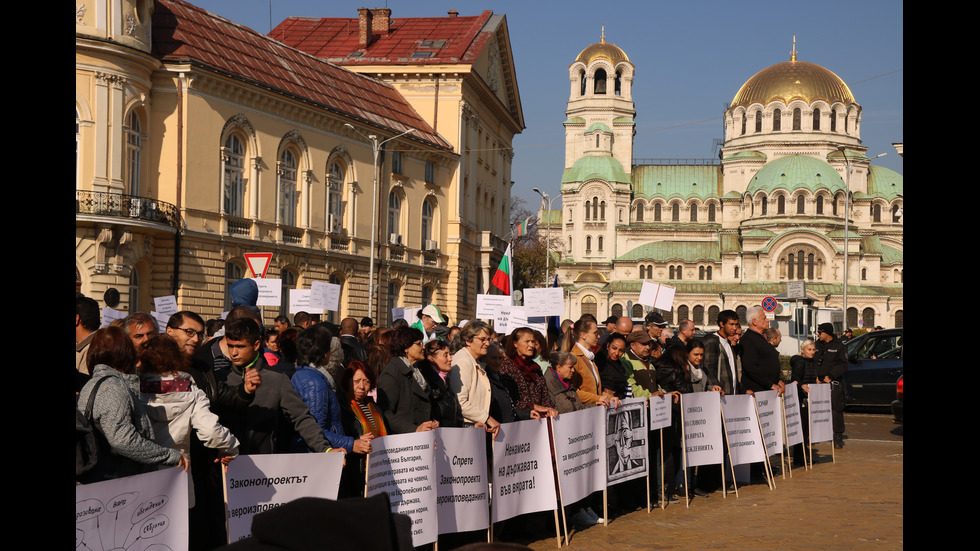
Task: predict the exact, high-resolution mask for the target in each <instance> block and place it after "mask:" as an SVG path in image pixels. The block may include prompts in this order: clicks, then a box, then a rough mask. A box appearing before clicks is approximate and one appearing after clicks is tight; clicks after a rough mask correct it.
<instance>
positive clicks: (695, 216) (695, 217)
mask: <svg viewBox="0 0 980 551" xmlns="http://www.w3.org/2000/svg"><path fill="white" fill-rule="evenodd" d="M697 221H698V204H697V203H691V222H697Z"/></svg>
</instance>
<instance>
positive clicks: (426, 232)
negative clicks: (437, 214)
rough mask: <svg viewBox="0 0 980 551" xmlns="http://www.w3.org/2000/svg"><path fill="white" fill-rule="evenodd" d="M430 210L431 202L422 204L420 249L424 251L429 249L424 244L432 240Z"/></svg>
mask: <svg viewBox="0 0 980 551" xmlns="http://www.w3.org/2000/svg"><path fill="white" fill-rule="evenodd" d="M432 210H433V209H432V202H431V201H423V202H422V248H423V249H426V250H428V249H429V248H430V247H429V246H428V244H427V243H426V242H427V241H431V240H432ZM432 248H435V247H432Z"/></svg>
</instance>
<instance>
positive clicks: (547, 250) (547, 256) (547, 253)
mask: <svg viewBox="0 0 980 551" xmlns="http://www.w3.org/2000/svg"><path fill="white" fill-rule="evenodd" d="M534 192H535V193H537V194H538V195H540V196H541V201H542V203H547V204H548V223H547V224H546V225H545V245H544V283H545V285H547V284H548V281H549V278H548V276H549V275H550V274H549V271H550V269H551V203H552V202H553V201H554V200H555V199H557V197H554V198H552V199H548V194H547V193H542V192H541V190H540V189H538V188H534Z"/></svg>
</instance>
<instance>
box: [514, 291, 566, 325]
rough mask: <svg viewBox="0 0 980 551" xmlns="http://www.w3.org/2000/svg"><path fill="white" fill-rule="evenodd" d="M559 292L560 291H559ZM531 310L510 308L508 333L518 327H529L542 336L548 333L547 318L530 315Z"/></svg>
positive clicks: (516, 307)
mask: <svg viewBox="0 0 980 551" xmlns="http://www.w3.org/2000/svg"><path fill="white" fill-rule="evenodd" d="M559 290H560V289H559ZM530 312H531V310H529V309H528V308H526V307H524V306H511V307H510V321H509V322H508V324H507V326H508V332H513V331H514V330H515V329H517V328H518V327H530V328H531V329H534V330H535V331H540V332H541V333H542V334H544V333H547V332H548V318H547V317H545V316H540V317H538V316H537V314H534V315H530V316H529V314H530Z"/></svg>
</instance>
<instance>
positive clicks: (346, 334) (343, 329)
mask: <svg viewBox="0 0 980 551" xmlns="http://www.w3.org/2000/svg"><path fill="white" fill-rule="evenodd" d="M340 346H341V347H342V348H343V349H344V367H347V366H348V365H350V363H351V362H352V361H354V360H357V361H359V362H366V361H367V348H364V345H363V344H361V343H360V341H358V340H357V320H356V319H354V318H345V319H344V320H343V321H341V322H340ZM337 382H338V383H339V382H340V381H337Z"/></svg>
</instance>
